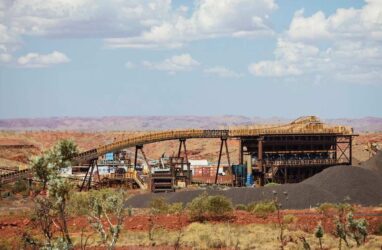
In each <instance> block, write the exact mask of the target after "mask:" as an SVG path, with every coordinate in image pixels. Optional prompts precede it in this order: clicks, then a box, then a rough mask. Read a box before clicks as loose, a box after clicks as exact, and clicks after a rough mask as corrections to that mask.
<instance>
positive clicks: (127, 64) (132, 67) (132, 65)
mask: <svg viewBox="0 0 382 250" xmlns="http://www.w3.org/2000/svg"><path fill="white" fill-rule="evenodd" d="M125 67H126V68H127V69H134V68H135V63H133V62H130V61H128V62H126V63H125Z"/></svg>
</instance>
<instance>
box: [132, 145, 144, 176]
mask: <svg viewBox="0 0 382 250" xmlns="http://www.w3.org/2000/svg"><path fill="white" fill-rule="evenodd" d="M142 147H143V146H142V145H136V146H135V155H134V170H137V161H138V150H139V149H142Z"/></svg>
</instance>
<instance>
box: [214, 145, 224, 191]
mask: <svg viewBox="0 0 382 250" xmlns="http://www.w3.org/2000/svg"><path fill="white" fill-rule="evenodd" d="M224 140H227V138H221V142H220V151H219V159H218V166H217V168H216V175H215V184H217V183H218V175H219V168H220V161H221V158H222V151H223V143H224Z"/></svg>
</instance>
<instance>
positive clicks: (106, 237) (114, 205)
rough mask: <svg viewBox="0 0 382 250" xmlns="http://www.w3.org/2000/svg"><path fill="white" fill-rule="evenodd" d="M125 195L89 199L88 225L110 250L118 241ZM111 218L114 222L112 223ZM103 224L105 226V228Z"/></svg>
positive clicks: (116, 193) (117, 194)
mask: <svg viewBox="0 0 382 250" xmlns="http://www.w3.org/2000/svg"><path fill="white" fill-rule="evenodd" d="M125 197H126V196H125V194H124V193H123V192H122V191H119V192H115V193H114V194H113V195H111V196H107V197H106V196H92V197H91V198H90V213H89V216H88V218H89V222H90V225H91V226H92V227H93V228H94V229H95V230H96V231H97V232H98V234H99V236H100V239H101V242H102V244H103V245H105V246H107V249H109V250H112V249H114V248H115V245H116V243H117V241H118V239H119V236H120V233H121V229H122V222H123V218H124V204H125ZM112 216H114V217H115V219H116V222H115V223H113V222H112V220H111V219H112ZM105 224H106V225H107V226H105Z"/></svg>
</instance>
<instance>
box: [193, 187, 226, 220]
mask: <svg viewBox="0 0 382 250" xmlns="http://www.w3.org/2000/svg"><path fill="white" fill-rule="evenodd" d="M187 209H188V211H189V214H190V218H191V219H192V220H197V221H204V220H205V219H206V218H207V216H211V217H224V216H227V215H229V214H230V213H231V212H232V211H233V205H232V202H231V201H230V200H229V199H228V198H227V197H225V196H222V195H216V196H208V195H207V193H202V194H201V195H199V196H198V197H196V198H194V199H193V200H192V201H191V202H190V203H188V204H187Z"/></svg>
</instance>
